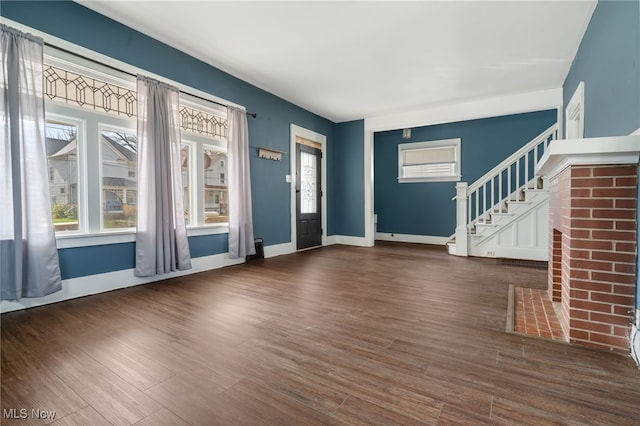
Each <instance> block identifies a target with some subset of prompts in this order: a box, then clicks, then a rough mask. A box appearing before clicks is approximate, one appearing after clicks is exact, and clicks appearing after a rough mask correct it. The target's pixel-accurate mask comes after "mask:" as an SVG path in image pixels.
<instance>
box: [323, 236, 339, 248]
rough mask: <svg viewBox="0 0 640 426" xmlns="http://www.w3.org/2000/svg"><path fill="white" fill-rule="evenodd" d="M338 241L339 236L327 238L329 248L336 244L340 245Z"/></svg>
mask: <svg viewBox="0 0 640 426" xmlns="http://www.w3.org/2000/svg"><path fill="white" fill-rule="evenodd" d="M336 241H338V236H337V235H329V236H327V244H326V245H328V246H332V245H334V244H338V243H337V242H336Z"/></svg>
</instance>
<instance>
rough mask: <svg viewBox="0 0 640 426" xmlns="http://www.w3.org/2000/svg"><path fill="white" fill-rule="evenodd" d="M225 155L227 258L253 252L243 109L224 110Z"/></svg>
mask: <svg viewBox="0 0 640 426" xmlns="http://www.w3.org/2000/svg"><path fill="white" fill-rule="evenodd" d="M227 118H228V122H229V123H228V126H229V128H228V129H229V130H228V133H227V141H228V144H229V145H228V151H229V152H228V153H229V256H230V257H231V258H239V257H245V256H248V255H251V254H255V253H256V248H255V245H254V241H253V216H252V213H251V174H250V171H249V128H248V126H247V114H246V111H245V110H242V109H238V108H233V107H228V108H227Z"/></svg>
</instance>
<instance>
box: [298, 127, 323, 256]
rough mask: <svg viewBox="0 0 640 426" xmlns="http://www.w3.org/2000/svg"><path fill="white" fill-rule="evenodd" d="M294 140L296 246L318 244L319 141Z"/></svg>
mask: <svg viewBox="0 0 640 426" xmlns="http://www.w3.org/2000/svg"><path fill="white" fill-rule="evenodd" d="M299 139H300V140H298V141H296V249H297V250H304V249H308V248H312V247H318V246H321V245H322V233H323V229H322V207H321V200H322V195H323V194H322V188H321V186H320V183H321V182H322V171H321V165H320V161H321V160H322V150H321V146H320V144H316V143H315V142H311V141H308V140H305V139H302V138H299Z"/></svg>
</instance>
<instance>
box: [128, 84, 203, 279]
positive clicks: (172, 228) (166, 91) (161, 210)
mask: <svg viewBox="0 0 640 426" xmlns="http://www.w3.org/2000/svg"><path fill="white" fill-rule="evenodd" d="M179 98H180V96H179V91H178V89H177V88H175V87H172V86H169V85H167V84H164V83H161V82H159V81H157V80H153V79H151V78H148V77H143V76H138V173H137V176H138V209H137V230H136V268H135V275H137V276H140V277H149V276H154V275H161V274H166V273H168V272H171V271H176V270H184V269H190V268H191V255H190V253H189V242H188V240H187V229H186V225H185V220H184V200H183V193H182V173H181V170H180V127H179V117H180V116H179V108H178V107H179Z"/></svg>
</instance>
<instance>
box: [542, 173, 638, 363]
mask: <svg viewBox="0 0 640 426" xmlns="http://www.w3.org/2000/svg"><path fill="white" fill-rule="evenodd" d="M637 174H638V170H637V166H636V165H618V166H580V165H579V166H570V167H568V168H567V169H565V170H564V171H562V172H561V173H560V174H558V175H556V176H555V177H554V178H553V179H551V181H550V188H549V189H550V199H549V213H550V221H551V222H550V223H551V226H550V233H551V235H550V238H549V241H550V247H549V250H550V251H549V252H550V254H551V258H552V259H553V261H552V262H551V267H550V268H549V283H550V286H549V291H550V296H551V298H552V300H553V301H554V302H560V303H561V305H562V309H561V310H560V318H559V320H560V324H561V326H562V328H563V330H564V332H565V333H566V335H567V336H569V340H570V341H571V342H580V343H583V344H587V345H594V346H599V347H605V348H607V349H611V350H616V351H624V352H627V351H628V349H629V340H628V335H629V332H630V330H631V323H630V320H629V318H630V312H632V310H633V303H634V293H635V252H636V206H637ZM558 280H559V281H560V288H558ZM558 290H560V291H558Z"/></svg>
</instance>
